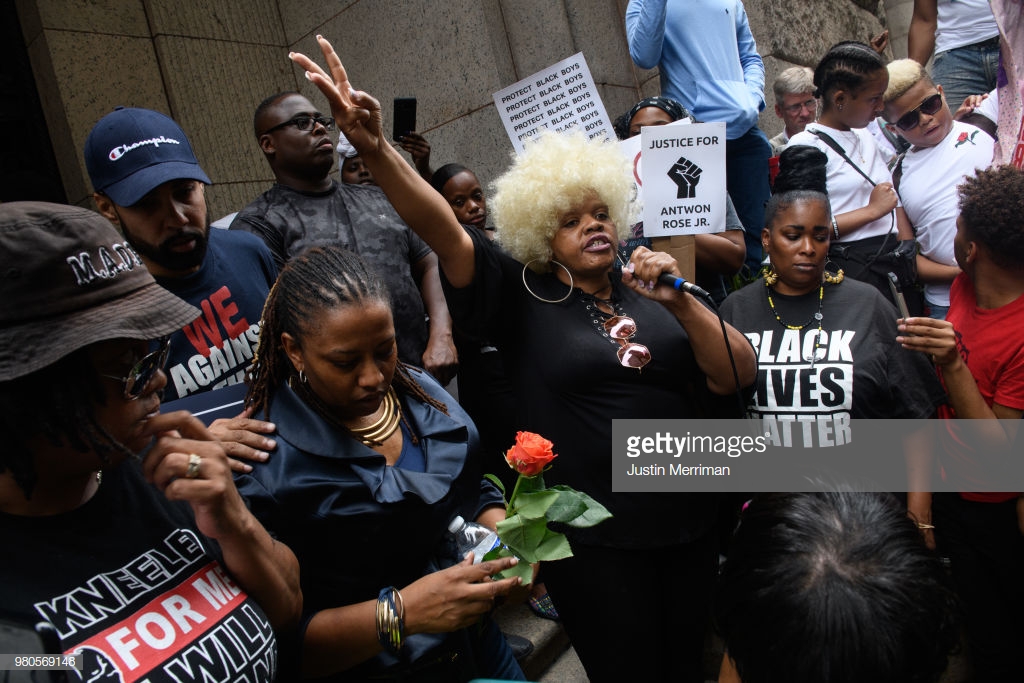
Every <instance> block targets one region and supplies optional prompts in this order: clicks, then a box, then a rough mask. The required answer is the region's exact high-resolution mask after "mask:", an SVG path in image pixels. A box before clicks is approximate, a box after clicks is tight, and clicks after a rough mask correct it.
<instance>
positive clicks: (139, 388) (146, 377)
mask: <svg viewBox="0 0 1024 683" xmlns="http://www.w3.org/2000/svg"><path fill="white" fill-rule="evenodd" d="M156 343H157V349H156V351H151V352H150V353H147V354H146V355H145V356H143V357H142V358H141V359H140V360H139V362H137V363H136V364H135V365H133V366H132V367H131V369H130V370H129V371H128V375H127V376H126V377H116V376H114V375H103V377H106V378H107V379H116V380H117V381H119V382H122V383H123V385H124V397H125V398H126V399H127V400H129V401H134V400H135V399H137V398H138V397H139V396H141V395H142V392H143V391H145V389H146V386H147V385H149V383H150V382H152V381H153V377H154V376H155V375H156V372H157V370H160V369H161V368H163V366H164V363H166V362H167V354H168V352H170V350H171V338H170V337H161V338H160V339H158V340H157V342H156Z"/></svg>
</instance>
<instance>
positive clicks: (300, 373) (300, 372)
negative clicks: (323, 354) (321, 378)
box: [299, 370, 309, 384]
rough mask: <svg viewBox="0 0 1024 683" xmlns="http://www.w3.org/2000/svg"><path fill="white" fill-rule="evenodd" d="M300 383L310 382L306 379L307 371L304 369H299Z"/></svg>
mask: <svg viewBox="0 0 1024 683" xmlns="http://www.w3.org/2000/svg"><path fill="white" fill-rule="evenodd" d="M299 383H300V384H309V382H307V381H306V373H305V372H303V371H302V370H299Z"/></svg>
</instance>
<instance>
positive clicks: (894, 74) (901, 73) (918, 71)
mask: <svg viewBox="0 0 1024 683" xmlns="http://www.w3.org/2000/svg"><path fill="white" fill-rule="evenodd" d="M885 68H886V69H888V70H889V87H887V88H886V89H885V95H883V96H882V99H884V100H885V103H886V104H889V103H890V102H892V101H893V100H895V99H897V98H900V97H903V95H905V94H906V92H907V91H908V90H910V89H911V88H913V87H914V86H915V85H917V84H918V83H920V82H921V81H927V82H928V83H929V84H931V83H932V79H931V78H929V77H928V73H927V72H926V71H925V70H924V67H923V66H921V65H920V64H918V63H917V62H915V61H914V60H913V59H897V60H895V61H892V62H889V64H888V65H887V66H886V67H885Z"/></svg>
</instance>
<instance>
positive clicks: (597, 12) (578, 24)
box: [565, 0, 636, 86]
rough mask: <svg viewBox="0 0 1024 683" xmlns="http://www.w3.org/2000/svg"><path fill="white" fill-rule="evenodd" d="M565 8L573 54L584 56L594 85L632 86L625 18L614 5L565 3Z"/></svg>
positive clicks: (582, 0)
mask: <svg viewBox="0 0 1024 683" xmlns="http://www.w3.org/2000/svg"><path fill="white" fill-rule="evenodd" d="M565 7H566V12H567V14H568V17H569V27H570V31H571V32H572V37H573V43H574V44H575V45H576V51H582V52H583V54H584V56H586V58H587V66H589V67H590V73H591V75H592V76H593V77H594V81H595V82H597V83H609V84H615V85H623V86H635V85H636V75H635V73H634V71H633V69H632V68H630V67H631V64H632V60H631V59H630V57H629V45H627V43H626V30H625V17H624V15H623V14H620V13H619V8H618V5H617V4H616V3H615V2H610V1H608V0H605V1H603V2H595V0H566V2H565Z"/></svg>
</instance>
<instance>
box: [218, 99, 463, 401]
mask: <svg viewBox="0 0 1024 683" xmlns="http://www.w3.org/2000/svg"><path fill="white" fill-rule="evenodd" d="M253 129H254V133H255V135H256V141H257V143H258V144H259V146H260V149H261V150H262V151H263V154H264V156H265V157H266V159H267V163H269V164H270V168H271V170H272V171H273V172H274V177H275V179H276V181H277V182H276V183H275V184H274V185H273V186H272V187H271V188H270V189H269V190H267V191H266V192H264V193H263V194H262V195H260V196H259V197H257V198H256V199H254V200H253V201H252V202H251V203H250V204H249V205H248V206H246V207H245V208H244V209H242V211H240V212H239V213H238V215H237V216H236V217H235V219H234V221H232V223H231V230H232V231H238V230H244V231H247V232H251V233H254V234H256V235H258V236H259V237H261V238H262V239H263V241H264V242H265V243H266V244H267V246H268V247H269V248H270V251H271V253H272V254H273V255H274V259H275V261H276V262H277V264H278V266H279V267H280V266H283V265H284V263H285V262H286V261H287V260H288V259H289V258H291V257H292V256H295V255H296V254H298V253H300V252H302V251H303V250H305V249H306V248H308V247H311V246H313V245H316V244H341V245H343V246H345V247H346V248H348V249H351V250H352V251H354V252H356V253H358V254H360V255H361V256H362V257H363V258H364V259H366V261H367V262H369V263H370V264H371V265H372V266H373V267H374V268H375V269H376V270H377V272H378V273H380V275H381V277H383V278H384V281H385V282H386V283H387V285H388V290H389V291H390V293H391V302H392V309H393V312H394V316H395V332H396V336H397V338H398V356H399V358H400V359H401V360H402V361H404V362H406V363H410V364H412V365H415V366H417V367H422V368H424V369H426V370H427V371H428V372H430V373H431V374H432V375H434V377H436V378H437V379H438V381H440V382H441V383H442V384H447V383H448V381H450V380H451V379H452V377H453V376H454V374H455V369H456V353H455V346H454V343H453V342H452V330H451V317H450V316H449V314H448V306H447V303H446V302H445V299H444V294H443V293H442V291H441V280H440V276H439V270H438V264H437V256H436V255H435V254H434V252H433V251H431V250H430V247H428V246H427V245H426V243H425V242H423V240H421V239H420V238H419V237H417V236H416V234H415V233H413V232H412V230H410V229H409V226H407V225H406V224H405V222H404V221H403V220H402V219H401V218H400V217H399V216H398V214H397V213H396V212H395V209H394V207H393V206H391V203H390V202H389V201H388V199H387V197H386V196H385V195H384V192H383V191H382V190H381V189H380V188H379V187H376V186H372V185H349V184H346V183H339V182H338V181H337V180H335V179H334V178H332V177H331V168H332V166H333V165H334V155H335V144H334V141H333V140H332V138H331V132H332V131H333V130H334V119H332V118H330V117H328V116H325V115H323V114H321V113H320V112H319V111H318V110H317V108H316V107H315V106H313V103H312V102H310V101H309V100H308V99H306V98H305V97H303V96H302V95H300V94H299V93H297V92H281V93H277V94H276V95H271V96H270V97H268V98H267V99H265V100H263V102H261V103H260V104H259V106H257V107H256V113H255V115H254V117H253ZM428 317H429V323H428Z"/></svg>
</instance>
